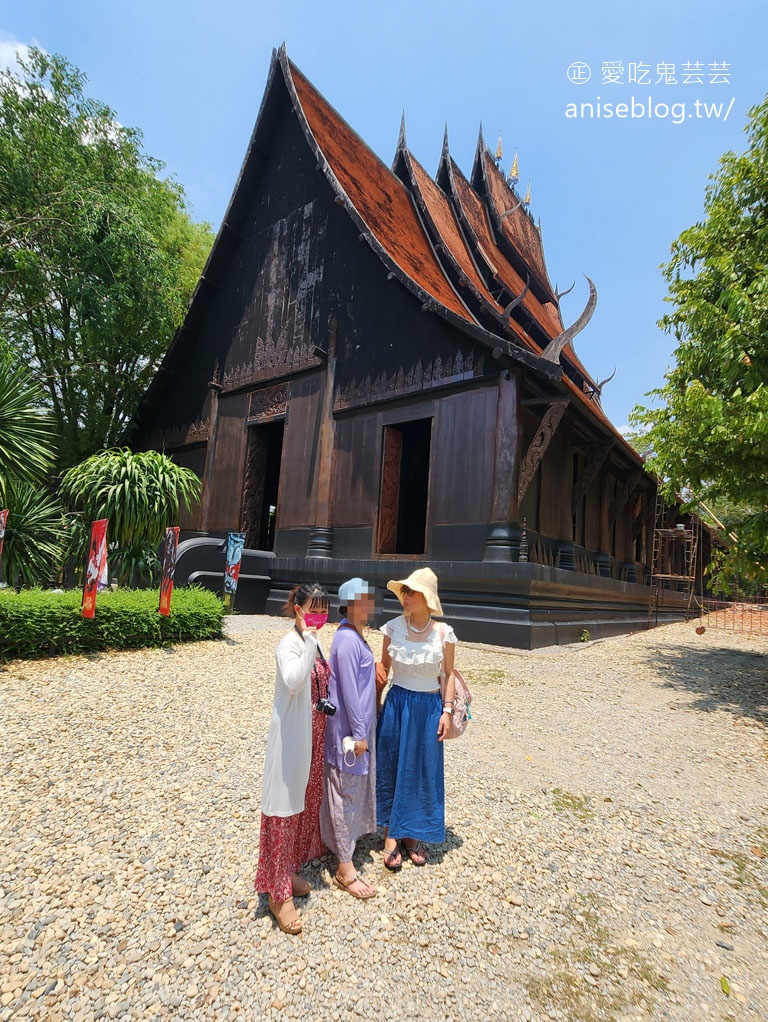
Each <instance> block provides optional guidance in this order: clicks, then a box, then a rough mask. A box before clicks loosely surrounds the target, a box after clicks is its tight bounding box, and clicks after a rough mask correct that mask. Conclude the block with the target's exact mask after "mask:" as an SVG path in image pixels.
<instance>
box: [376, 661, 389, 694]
mask: <svg viewBox="0 0 768 1022" xmlns="http://www.w3.org/2000/svg"><path fill="white" fill-rule="evenodd" d="M388 680H389V671H388V670H387V668H386V667H385V666H384V664H383V663H381V661H379V662H378V663H377V664H376V691H377V692H379V693H381V692H383V691H384V689H385V688H386V687H387V681H388Z"/></svg>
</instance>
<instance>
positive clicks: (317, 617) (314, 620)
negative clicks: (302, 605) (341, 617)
mask: <svg viewBox="0 0 768 1022" xmlns="http://www.w3.org/2000/svg"><path fill="white" fill-rule="evenodd" d="M327 620H328V615H327V614H313V613H311V611H310V612H307V613H306V614H305V615H304V621H305V623H306V625H307V628H317V630H318V631H319V630H320V629H321V628H322V627H323V625H324V624H325V622H326V621H327Z"/></svg>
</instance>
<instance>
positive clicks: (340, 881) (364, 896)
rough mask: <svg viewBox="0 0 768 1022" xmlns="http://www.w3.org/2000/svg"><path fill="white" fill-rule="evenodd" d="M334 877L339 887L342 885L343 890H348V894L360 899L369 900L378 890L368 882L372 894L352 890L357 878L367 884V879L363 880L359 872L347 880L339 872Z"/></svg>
mask: <svg viewBox="0 0 768 1022" xmlns="http://www.w3.org/2000/svg"><path fill="white" fill-rule="evenodd" d="M333 879H334V883H335V884H336V886H337V887H340V888H341V890H342V891H346V892H347V894H351V895H352V897H353V898H358V899H359V900H360V901H368V899H369V898H375V897H376V891H375V890H374V888H373V887H371V885H370V884H368V887H371V893H370V894H358V893H357V891H353V890H352V884H353V883H354V882H355V881H356V880H359V881H360V882H361V883H363V884H367V881H366V880H363V878H362V877H361V876H360V874H359V873H355V875H354V876H353V877H352V879H351V880H345V879H344V877H343V876H341V875H340V874H339V873H337V874H336V876H335V877H334V878H333Z"/></svg>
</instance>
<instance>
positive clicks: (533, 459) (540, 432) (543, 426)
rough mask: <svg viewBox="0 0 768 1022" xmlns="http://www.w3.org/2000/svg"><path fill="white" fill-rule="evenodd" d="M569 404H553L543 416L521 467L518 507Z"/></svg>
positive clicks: (559, 402) (562, 402)
mask: <svg viewBox="0 0 768 1022" xmlns="http://www.w3.org/2000/svg"><path fill="white" fill-rule="evenodd" d="M568 404H569V402H568V401H567V400H566V401H558V402H557V403H556V404H551V405H550V406H549V408H548V409H547V410H546V412H544V415H543V416H542V419H541V422H540V423H539V428H538V429H537V430H536V433H535V435H534V438H533V440H531V443H530V446H529V447H528V450H527V451H526V454H525V458H524V459H523V463H522V465H521V466H520V482H519V483H518V487H517V500H518V505H519V504H520V503H521V502H522V500H523V497H524V496H525V494H526V491H527V489H528V487H529V486H530V485H531V482H532V480H533V477H534V476H535V475H536V469H537V468H538V467H539V465H540V464H541V461H542V459H543V457H544V455H545V454H546V453H547V449H548V448H549V445H550V443H551V442H552V437H553V436H554V435H555V433H556V432H557V427H558V426H559V425H560V422H561V420H562V418H563V416H564V415H565V410H566V408H567V407H568Z"/></svg>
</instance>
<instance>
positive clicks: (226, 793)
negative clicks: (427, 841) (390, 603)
mask: <svg viewBox="0 0 768 1022" xmlns="http://www.w3.org/2000/svg"><path fill="white" fill-rule="evenodd" d="M284 629H285V626H284V624H283V623H281V622H279V621H275V620H274V619H267V618H261V619H247V618H240V619H236V620H235V621H234V622H233V623H232V624H231V626H230V628H229V637H228V638H227V639H226V640H225V641H224V642H206V643H199V644H194V645H190V646H179V647H175V648H173V649H168V650H158V651H149V652H146V651H145V652H132V653H115V654H105V655H100V656H95V657H93V658H67V659H60V660H57V661H52V662H41V663H33V664H30V663H18V662H17V663H14V664H12V665H9V666H8V667H6V668H5V669H0V705H1V707H2V710H1V719H0V727H1V729H2V730H1V731H0V743H1V747H2V754H3V764H4V769H3V773H2V777H1V778H0V885H1V886H0V1022H6V1020H10V1019H13V1022H24V1020H28V1019H29V1020H31V1019H45V1020H46V1022H58V1020H67V1022H81V1020H82V1022H85V1020H88V1022H91V1020H93V1019H115V1018H119V1019H124V1020H129V1019H131V1020H136V1022H144V1020H147V1019H149V1020H166V1019H171V1018H173V1019H174V1020H181V1022H185V1020H190V1022H191V1020H203V1019H206V1020H208V1019H210V1020H217V1022H218V1020H222V1019H223V1020H229V1019H242V1020H250V1019H278V1018H280V1019H282V1018H296V1019H302V1020H304V1019H311V1020H315V1019H317V1020H326V1019H331V1020H334V1022H342V1020H343V1022H347V1020H354V1019H357V1018H359V1017H375V1018H377V1019H380V1020H390V1019H391V1020H394V1019H398V1020H399V1019H430V1020H431V1019H435V1020H467V1022H469V1020H485V1019H488V1020H491V1019H493V1020H496V1019H505V1020H506V1019H510V1020H525V1022H533V1020H537V1022H538V1020H547V1019H565V1020H574V1022H575V1020H579V1022H591V1020H595V1022H597V1020H614V1022H619V1020H621V1022H629V1020H638V1022H639V1020H651V1019H653V1020H657V1019H663V1020H674V1022H684V1020H685V1022H688V1020H696V1022H698V1020H708V1019H713V1020H715V1019H716V1020H726V1019H738V1020H747V1022H753V1020H754V1022H758V1020H759V1022H764V1020H765V1019H766V1018H768V858H767V857H768V732H767V731H766V725H767V724H768V678H767V676H766V664H768V659H766V654H767V653H768V640H766V639H764V640H759V641H758V640H751V639H747V638H738V637H733V636H728V635H725V634H723V633H718V632H715V631H712V630H708V631H707V632H706V633H705V634H704V635H703V636H701V637H699V636H697V635H696V634H695V632H694V630H693V626H692V625H672V626H668V627H665V628H661V629H657V630H656V631H654V632H651V633H642V634H637V635H632V636H626V637H621V638H616V639H610V640H606V641H602V642H596V643H591V644H586V645H583V646H578V645H577V646H570V647H564V648H562V647H561V648H558V649H553V650H551V651H544V652H542V651H539V652H536V653H525V652H521V651H517V650H505V649H497V648H492V647H487V646H479V645H470V644H464V645H460V646H459V654H458V665H459V666H460V667H461V668H462V669H463V671H464V673H465V674H466V675H467V677H468V678H469V680H470V683H473V684H474V691H475V700H474V703H473V717H474V720H473V723H472V724H471V725H470V728H469V730H468V733H467V735H466V736H465V737H464V738H463V739H461V740H460V741H458V742H453V743H452V744H451V745H450V747H448V748H447V749H446V762H447V778H446V780H447V790H448V807H447V817H448V824H449V835H448V840H447V842H446V844H445V845H444V846H442V847H438V848H433V849H431V850H430V863H429V864H428V865H427V866H426V867H425V868H423V869H416V868H415V867H413V866H412V865H410V864H406V866H405V867H404V868H403V870H402V872H401V873H400V874H398V875H390V874H388V873H387V872H386V871H385V870H384V868H383V865H382V861H381V840H380V838H377V837H375V836H373V837H371V838H370V839H366V841H364V842H363V843H362V845H361V846H360V847H359V856H358V861H359V866H360V868H361V870H362V871H363V873H364V874H365V876H366V878H367V879H369V880H370V881H372V882H373V883H374V884H375V885H376V886H377V887H378V889H379V896H378V897H377V898H376V899H374V900H373V901H372V902H368V903H365V904H363V903H360V902H357V901H353V900H352V898H350V897H349V896H348V895H346V894H344V893H342V892H341V891H338V890H336V889H334V888H333V887H332V886H331V876H332V874H331V872H330V870H331V867H332V866H333V863H332V862H330V861H328V860H327V859H322V860H316V861H315V862H313V863H312V864H310V865H309V866H308V867H307V869H306V870H305V875H306V876H307V879H309V880H310V882H311V883H312V885H313V887H314V890H313V893H312V894H311V895H310V897H309V899H308V900H307V901H305V902H304V905H303V906H302V912H303V915H304V923H305V930H304V935H303V936H302V937H301V938H298V939H295V938H294V939H292V938H290V937H287V936H285V935H283V934H281V933H280V932H279V931H278V930H277V929H276V927H275V926H274V924H273V921H272V919H271V917H270V915H269V914H268V912H267V908H266V904H265V900H264V899H259V898H258V896H256V895H255V894H254V892H253V887H252V878H253V874H254V871H255V864H256V852H257V848H258V830H259V819H260V809H259V798H260V784H261V768H262V762H263V755H264V748H265V742H266V731H267V726H268V723H269V716H270V711H271V701H272V688H273V684H274V680H273V679H274V675H273V663H274V647H275V645H276V643H277V641H278V639H279V638H280V636H281V635H282V634H283V632H284ZM330 631H331V630H330V629H328V630H327V631H326V632H324V636H326V642H328V641H329V640H330ZM459 638H461V637H460V636H459ZM372 641H373V642H374V645H376V646H377V645H378V636H377V635H376V634H375V633H372ZM299 904H300V905H301V903H299Z"/></svg>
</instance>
